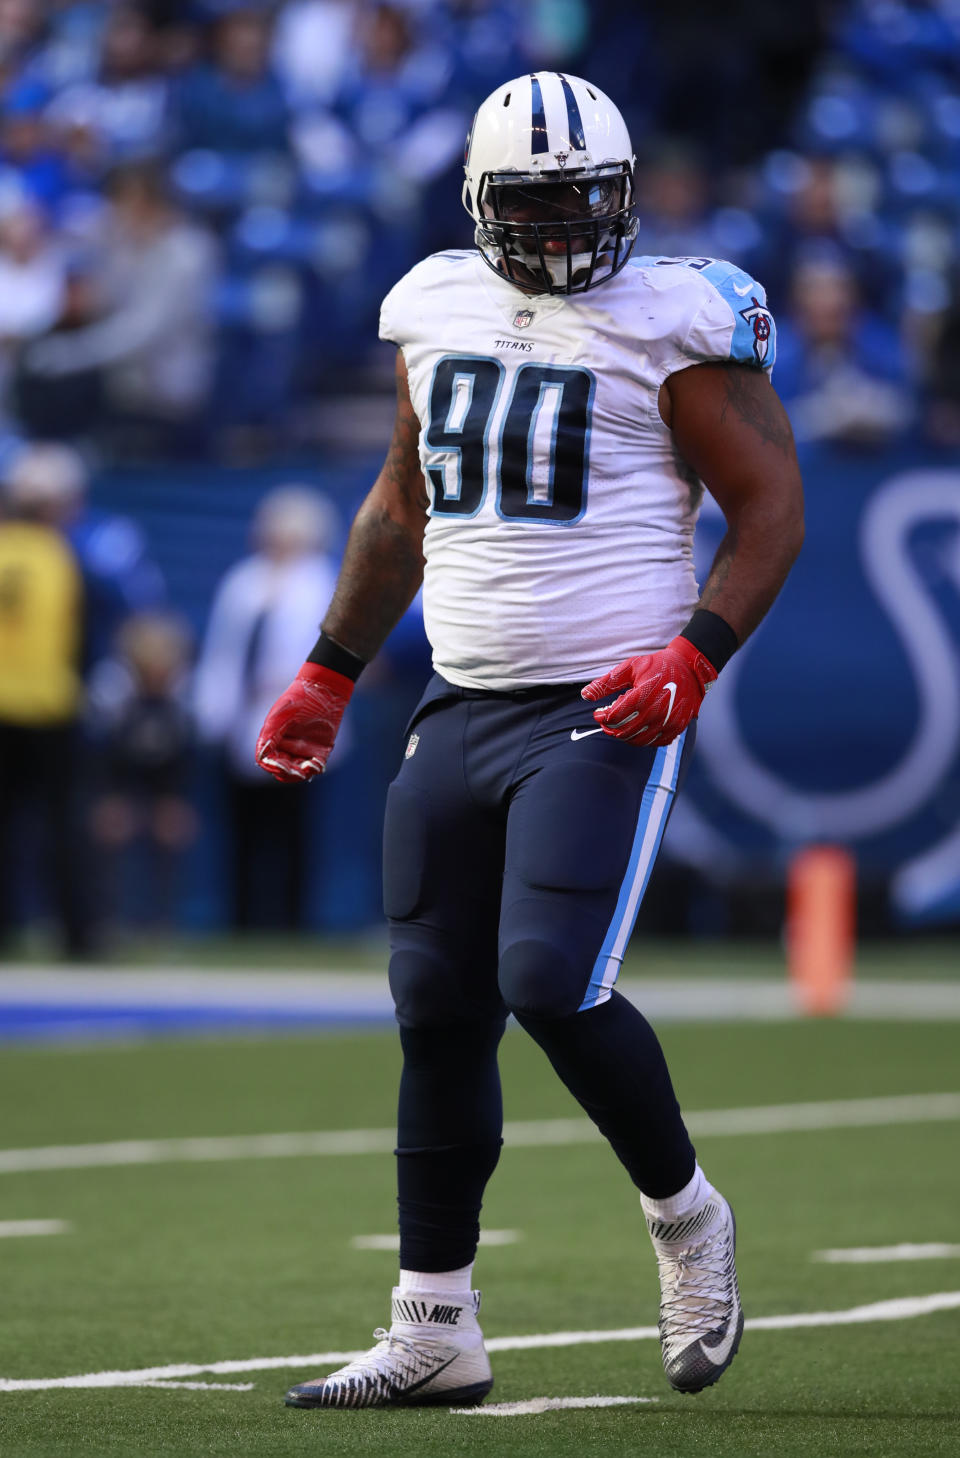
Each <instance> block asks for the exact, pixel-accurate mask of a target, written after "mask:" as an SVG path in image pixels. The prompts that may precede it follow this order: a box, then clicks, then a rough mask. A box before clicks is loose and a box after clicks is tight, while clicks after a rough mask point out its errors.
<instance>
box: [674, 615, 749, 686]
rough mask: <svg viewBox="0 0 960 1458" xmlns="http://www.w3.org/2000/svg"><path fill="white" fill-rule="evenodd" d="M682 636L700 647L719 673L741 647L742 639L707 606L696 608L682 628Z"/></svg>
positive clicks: (695, 646)
mask: <svg viewBox="0 0 960 1458" xmlns="http://www.w3.org/2000/svg"><path fill="white" fill-rule="evenodd" d="M680 637H681V638H686V640H687V642H688V643H692V644H693V646H694V648H699V650H700V652H701V653H702V654H703V656H704V658H709V660H710V662H711V663H712V664H713V666H714V668H715V669H716V670H717V672H718V673H719V672H720V670H721V668H723V666H724V664H725V663H727V662H728V661H729V660H730V659H731V658H732V657H733V655H734V654H735V653H736V651H737V649H738V648H739V647H740V640H739V639H738V637H737V635H736V633H735V632H734V631H733V629H732V628H731V626H730V624H729V623H728V622H727V621H726V620H725V619H724V618H721V617H719V616H718V614H717V613H711V612H709V611H708V610H707V608H697V609H696V611H695V612H694V614H693V617H692V618H691V619H690V621H689V623H688V624H687V626H686V627H685V628H681V629H680Z"/></svg>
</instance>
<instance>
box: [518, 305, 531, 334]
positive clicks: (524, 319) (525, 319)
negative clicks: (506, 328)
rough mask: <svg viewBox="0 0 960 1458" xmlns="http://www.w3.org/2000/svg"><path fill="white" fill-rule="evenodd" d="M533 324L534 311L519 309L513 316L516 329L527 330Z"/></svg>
mask: <svg viewBox="0 0 960 1458" xmlns="http://www.w3.org/2000/svg"><path fill="white" fill-rule="evenodd" d="M532 323H533V310H532V309H518V310H517V312H516V314H514V316H513V327H514V329H526V327H527V325H528V324H532Z"/></svg>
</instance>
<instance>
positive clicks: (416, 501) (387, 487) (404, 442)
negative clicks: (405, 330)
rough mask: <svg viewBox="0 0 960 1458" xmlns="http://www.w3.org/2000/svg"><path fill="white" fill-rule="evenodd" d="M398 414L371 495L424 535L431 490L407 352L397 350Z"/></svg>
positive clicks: (390, 511) (390, 512)
mask: <svg viewBox="0 0 960 1458" xmlns="http://www.w3.org/2000/svg"><path fill="white" fill-rule="evenodd" d="M396 378H397V413H396V417H395V419H394V423H393V435H392V437H391V440H390V446H389V449H388V450H387V456H386V460H385V461H384V463H383V466H382V468H381V471H380V474H379V476H378V477H377V479H376V481H375V483H374V486H373V489H372V491H371V493H370V496H371V498H372V499H373V501H374V502H375V503H376V505H377V506H378V507H379V508H380V509H381V510H385V511H386V512H387V513H388V514H389V515H390V516H391V517H393V518H394V519H395V520H398V521H403V522H406V523H407V524H409V525H410V526H411V527H412V528H414V529H419V530H420V531H421V532H422V530H423V527H424V525H425V524H426V516H427V506H428V504H429V502H428V497H427V488H426V484H425V482H424V479H423V472H422V470H421V469H420V421H419V420H418V418H417V415H416V412H415V410H414V408H413V404H412V402H411V400H410V386H409V382H408V380H407V367H406V363H405V361H404V358H403V352H402V351H401V350H399V349H398V350H397V368H396Z"/></svg>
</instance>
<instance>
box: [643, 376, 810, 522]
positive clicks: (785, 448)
mask: <svg viewBox="0 0 960 1458" xmlns="http://www.w3.org/2000/svg"><path fill="white" fill-rule="evenodd" d="M665 394H666V400H665V402H664V405H665V408H664V410H663V414H664V418H665V419H666V421H667V424H668V425H669V426H670V428H671V430H672V432H673V438H674V442H675V444H676V447H677V451H678V452H679V454H680V455H681V457H682V458H683V460H684V461H686V462H687V464H688V465H689V466H691V467H692V469H693V470H694V471H695V472H696V474H697V475H698V476H699V477H700V479H701V481H703V483H704V485H705V486H706V487H707V489H708V490H709V491H710V493H711V495H712V496H713V497H714V498H715V499H716V501H717V503H718V505H719V506H720V508H721V510H722V511H723V512H724V514H725V515H727V516H728V517H729V516H730V514H731V512H735V511H736V509H737V507H738V506H739V505H741V504H744V503H746V502H747V501H750V500H752V499H754V498H755V497H757V496H758V495H759V496H763V497H764V498H766V500H767V501H771V500H773V499H777V500H779V501H780V503H781V505H782V506H783V508H784V510H785V511H787V512H788V513H793V512H799V513H802V509H803V506H802V501H803V487H802V483H801V478H800V467H799V465H798V463H797V452H796V447H795V445H794V441H793V431H792V430H791V428H790V421H789V420H788V418H787V413H786V411H785V410H784V408H783V405H782V403H781V401H780V398H779V396H778V395H777V393H776V391H775V390H774V388H773V386H772V385H771V383H770V379H769V377H768V375H767V374H766V373H765V372H764V371H763V370H760V369H757V368H755V367H753V366H751V365H743V364H733V363H729V364H720V363H716V364H713V363H709V364H698V365H692V366H691V368H690V369H687V370H681V371H679V372H678V373H677V374H674V375H671V376H670V378H669V379H668V380H667V382H666V385H665Z"/></svg>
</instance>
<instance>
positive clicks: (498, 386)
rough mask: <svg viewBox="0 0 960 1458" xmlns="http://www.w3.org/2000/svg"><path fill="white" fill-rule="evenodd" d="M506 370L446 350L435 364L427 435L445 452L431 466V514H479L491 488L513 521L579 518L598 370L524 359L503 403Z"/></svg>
mask: <svg viewBox="0 0 960 1458" xmlns="http://www.w3.org/2000/svg"><path fill="white" fill-rule="evenodd" d="M505 373H506V371H505V369H504V366H503V365H502V364H501V363H500V361H499V360H496V359H489V358H485V357H483V356H475V355H445V356H444V358H443V359H441V360H440V361H439V362H438V363H437V366H436V368H435V369H434V372H433V379H432V381H431V385H430V406H429V417H428V422H427V428H426V430H425V432H424V441H425V444H426V446H427V448H428V450H429V451H430V452H432V453H437V454H440V453H444V454H447V455H448V457H449V459H448V460H447V461H445V462H444V463H443V464H441V465H432V466H429V467H428V468H427V476H428V478H429V481H430V485H431V487H432V494H433V506H432V508H431V515H433V516H460V517H471V516H476V515H477V513H478V512H479V510H480V508H481V507H482V505H483V503H484V500H485V499H486V495H487V491H488V490H493V491H494V492H495V500H496V508H497V514H498V515H499V516H501V517H503V518H504V519H505V520H507V521H537V522H553V523H556V524H559V525H569V524H570V523H571V522H575V521H579V519H580V517H581V516H582V515H583V513H584V510H585V508H586V498H587V488H586V483H587V467H588V446H589V439H590V415H591V409H592V405H593V394H594V384H595V381H594V376H593V375H592V374H591V372H590V371H589V370H586V369H581V368H578V367H576V366H566V365H543V364H532V363H531V364H522V365H520V366H519V367H518V368H517V369H516V371H515V373H514V376H513V382H512V385H511V387H510V392H509V398H508V400H507V403H506V406H505V407H500V400H501V394H502V390H503V383H504V376H505ZM498 407H500V408H499V409H498ZM498 417H499V426H498V427H496V429H497V437H496V444H497V446H498V449H497V450H496V452H494V453H492V452H491V450H490V445H491V439H492V435H493V432H494V430H495V421H496V420H497V418H498ZM491 454H494V455H495V466H494V467H493V468H491ZM491 475H493V477H494V479H493V480H490V477H491Z"/></svg>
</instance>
